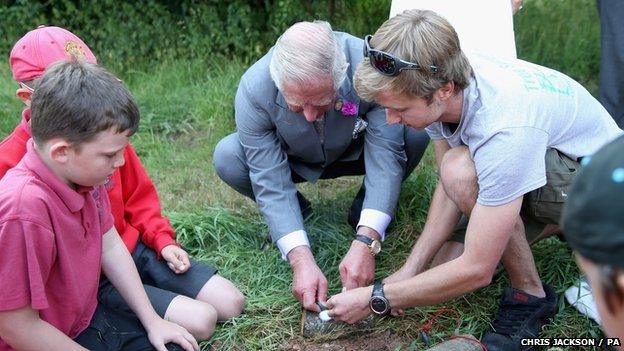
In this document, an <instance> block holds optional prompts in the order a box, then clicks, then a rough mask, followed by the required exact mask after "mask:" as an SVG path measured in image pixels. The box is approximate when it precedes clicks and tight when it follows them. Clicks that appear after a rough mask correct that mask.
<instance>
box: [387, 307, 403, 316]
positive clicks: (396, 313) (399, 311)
mask: <svg viewBox="0 0 624 351" xmlns="http://www.w3.org/2000/svg"><path fill="white" fill-rule="evenodd" d="M403 313H405V311H403V310H402V309H400V308H396V309H395V308H393V309H391V310H390V314H391V315H393V316H395V317H398V316H402V315H403Z"/></svg>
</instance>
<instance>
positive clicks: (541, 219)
mask: <svg viewBox="0 0 624 351" xmlns="http://www.w3.org/2000/svg"><path fill="white" fill-rule="evenodd" d="M579 169H580V164H579V162H578V160H572V159H570V158H569V157H568V156H566V155H564V154H563V153H561V152H560V151H559V150H556V149H548V150H547V151H546V184H545V185H544V186H542V187H541V188H537V189H535V190H533V191H531V192H529V193H526V194H524V199H523V201H522V209H521V210H520V217H521V218H522V222H523V223H524V228H525V232H526V237H527V241H528V242H529V244H533V243H535V242H537V241H539V240H541V239H543V238H542V237H540V234H541V233H542V231H543V230H544V228H545V227H546V225H548V224H559V219H560V218H561V212H562V211H563V205H564V204H565V202H566V200H567V198H568V189H569V188H570V185H571V184H572V181H573V180H574V177H575V176H576V173H577V172H578V170H579ZM467 227H468V218H467V217H466V216H462V218H461V219H460V221H459V223H458V224H457V226H456V227H455V229H453V232H452V233H451V236H450V237H449V241H455V242H459V243H463V242H464V237H465V235H466V228H467Z"/></svg>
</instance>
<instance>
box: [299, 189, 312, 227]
mask: <svg viewBox="0 0 624 351" xmlns="http://www.w3.org/2000/svg"><path fill="white" fill-rule="evenodd" d="M297 201H299V209H300V210H301V217H303V220H304V221H305V220H306V219H308V218H310V217H311V216H312V214H313V212H312V204H311V203H310V201H308V199H306V198H305V196H303V194H302V193H300V192H298V191H297Z"/></svg>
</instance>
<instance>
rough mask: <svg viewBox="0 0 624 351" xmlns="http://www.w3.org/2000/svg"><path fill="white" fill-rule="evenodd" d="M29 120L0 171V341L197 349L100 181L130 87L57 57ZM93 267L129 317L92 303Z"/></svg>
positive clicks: (118, 159)
mask: <svg viewBox="0 0 624 351" xmlns="http://www.w3.org/2000/svg"><path fill="white" fill-rule="evenodd" d="M30 123H31V128H32V135H33V139H31V140H29V141H28V142H27V145H26V154H25V156H24V157H23V159H22V160H21V161H20V162H19V163H18V165H17V166H16V167H15V168H13V169H11V170H10V171H8V172H7V173H6V175H5V177H4V178H3V179H2V180H0V281H2V282H3V284H2V289H0V350H11V349H28V350H70V349H71V350H75V349H80V350H82V349H83V348H82V347H81V346H83V347H85V348H88V349H91V350H121V349H124V348H125V349H133V350H144V349H149V348H151V347H155V348H156V349H157V350H165V344H166V343H168V342H171V341H173V342H175V343H177V344H179V345H180V346H182V347H183V348H184V349H185V350H189V351H190V350H199V346H198V345H197V342H196V341H195V338H193V336H192V335H191V334H190V333H189V332H188V331H186V330H185V329H184V328H182V327H180V326H179V325H176V324H174V323H172V322H168V321H165V320H164V319H162V318H160V317H159V316H158V315H157V314H156V312H155V311H154V309H153V308H152V306H151V305H150V303H149V300H148V298H147V295H146V294H145V291H144V289H143V288H142V285H141V280H140V279H139V275H138V272H137V270H136V267H135V266H134V262H133V261H132V257H131V256H130V254H129V253H128V250H127V249H126V248H125V246H124V244H123V241H122V240H121V238H120V237H119V235H118V233H117V231H116V230H115V228H114V227H113V218H112V215H111V212H110V202H109V200H108V196H107V194H106V189H105V187H104V185H103V184H104V183H105V182H106V181H107V180H108V179H109V178H110V177H111V176H112V175H113V172H114V171H115V170H116V169H117V168H119V167H120V166H122V165H123V164H124V156H123V155H124V149H125V147H126V145H127V144H128V140H129V139H128V138H129V137H130V136H131V135H132V134H133V133H134V132H135V131H136V130H137V128H138V123H139V110H138V107H137V106H136V104H135V102H134V100H133V98H132V96H131V95H130V93H129V92H128V91H127V90H126V88H125V87H124V86H123V84H122V83H120V81H119V80H118V79H117V78H115V77H114V76H113V75H111V74H110V73H108V72H106V71H105V70H104V69H102V68H100V67H98V66H96V65H93V64H90V63H83V62H79V61H77V60H72V61H70V62H64V63H60V64H58V65H55V66H54V67H52V68H51V69H50V70H49V72H48V73H47V74H46V75H45V76H44V77H43V78H42V80H41V82H40V84H39V85H38V88H37V93H35V94H34V98H33V101H32V120H31V122H30ZM100 273H103V274H105V275H106V276H107V278H108V279H109V280H110V281H111V282H112V284H113V285H114V286H115V287H116V288H117V289H118V291H119V292H120V294H121V295H122V296H123V298H124V299H125V300H126V301H127V302H128V305H129V306H131V308H132V311H133V312H134V313H136V317H135V316H133V315H129V314H124V313H121V312H113V313H111V312H110V311H109V310H107V309H106V308H100V307H98V306H97V291H98V285H99V280H100ZM104 307H105V306H104ZM96 308H97V310H96ZM133 318H138V321H140V324H142V325H143V326H144V327H145V329H143V328H138V327H137V326H140V325H139V324H132V322H133ZM96 335H97V337H95V336H96ZM72 339H74V340H72ZM150 344H151V345H150Z"/></svg>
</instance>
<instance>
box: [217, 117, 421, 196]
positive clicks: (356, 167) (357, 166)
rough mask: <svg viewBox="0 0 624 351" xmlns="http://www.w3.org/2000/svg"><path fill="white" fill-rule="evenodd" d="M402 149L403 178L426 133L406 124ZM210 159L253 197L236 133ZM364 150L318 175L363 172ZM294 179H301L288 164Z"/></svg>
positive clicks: (220, 172)
mask: <svg viewBox="0 0 624 351" xmlns="http://www.w3.org/2000/svg"><path fill="white" fill-rule="evenodd" d="M404 137H405V153H406V156H407V163H406V166H405V169H404V175H403V180H405V179H407V177H408V176H409V175H410V174H411V173H412V171H413V170H414V168H416V165H418V162H420V159H421V158H422V156H423V154H424V153H425V150H426V149H427V144H428V143H429V136H428V135H427V133H426V132H425V131H418V130H415V129H413V128H407V127H406V128H405V135H404ZM213 163H214V167H215V170H216V172H217V174H218V175H219V177H220V178H221V179H222V180H223V181H224V182H225V183H226V184H228V185H229V186H230V187H232V188H233V189H234V190H236V191H238V192H239V193H241V194H243V195H245V196H247V197H249V198H251V199H254V194H253V190H252V187H251V180H250V178H249V167H248V166H247V160H246V157H245V152H244V150H243V147H242V146H241V144H240V141H239V139H238V133H232V134H230V135H228V136H226V137H225V138H223V139H221V141H219V143H218V144H217V146H216V147H215V151H214V155H213ZM364 172H365V168H364V152H362V156H361V157H360V159H359V160H356V161H350V162H340V161H339V162H335V163H333V164H331V165H329V166H328V167H326V169H325V171H324V172H323V174H322V175H321V177H320V178H321V179H333V178H338V177H341V176H354V175H364ZM291 174H292V179H293V182H295V183H300V182H304V181H305V179H303V178H302V177H301V176H299V175H298V174H297V173H295V171H294V170H293V169H292V168H291Z"/></svg>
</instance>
